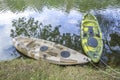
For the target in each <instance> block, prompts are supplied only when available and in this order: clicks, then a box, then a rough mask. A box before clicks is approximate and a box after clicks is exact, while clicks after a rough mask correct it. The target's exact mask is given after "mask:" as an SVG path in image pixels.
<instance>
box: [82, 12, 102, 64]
mask: <svg viewBox="0 0 120 80" xmlns="http://www.w3.org/2000/svg"><path fill="white" fill-rule="evenodd" d="M81 44H82V47H83V50H84V52H85V54H86V55H87V56H88V57H89V58H91V60H92V61H93V62H95V63H97V62H99V60H100V58H101V55H102V50H103V41H102V32H101V29H100V26H99V24H98V21H97V19H96V17H95V16H94V15H92V14H85V15H84V17H83V20H82V23H81Z"/></svg>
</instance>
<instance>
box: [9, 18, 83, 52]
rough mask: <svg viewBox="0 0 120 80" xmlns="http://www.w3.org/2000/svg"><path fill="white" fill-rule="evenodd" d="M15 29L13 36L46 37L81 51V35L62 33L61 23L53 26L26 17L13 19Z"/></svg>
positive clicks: (12, 31) (12, 30)
mask: <svg viewBox="0 0 120 80" xmlns="http://www.w3.org/2000/svg"><path fill="white" fill-rule="evenodd" d="M12 26H13V29H11V37H13V38H14V37H16V36H20V35H22V36H27V37H34V38H39V39H45V40H49V41H53V42H55V43H59V44H62V45H64V46H67V47H69V48H72V49H75V50H77V51H79V50H80V49H81V46H80V35H76V34H71V33H63V34H61V33H60V31H59V28H60V27H61V25H58V26H55V27H53V26H52V25H50V24H49V25H43V24H42V23H40V22H39V21H38V20H36V21H35V20H34V18H30V19H28V20H27V19H26V18H24V17H22V18H19V19H18V20H13V21H12Z"/></svg>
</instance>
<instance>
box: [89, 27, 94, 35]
mask: <svg viewBox="0 0 120 80" xmlns="http://www.w3.org/2000/svg"><path fill="white" fill-rule="evenodd" d="M88 33H89V36H90V37H93V36H94V31H93V27H92V26H89V27H88Z"/></svg>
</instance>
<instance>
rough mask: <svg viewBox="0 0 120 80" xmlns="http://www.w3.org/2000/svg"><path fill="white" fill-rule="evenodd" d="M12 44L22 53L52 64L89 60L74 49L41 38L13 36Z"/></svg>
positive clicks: (78, 62) (68, 63) (76, 62)
mask: <svg viewBox="0 0 120 80" xmlns="http://www.w3.org/2000/svg"><path fill="white" fill-rule="evenodd" d="M13 44H14V46H15V47H16V49H17V50H18V51H20V52H21V53H23V54H24V55H27V56H29V57H31V58H34V59H38V60H39V59H44V60H47V61H48V62H50V63H54V64H59V65H74V64H83V63H87V62H89V61H90V60H91V59H90V58H88V57H87V56H85V55H83V54H81V53H79V52H77V51H75V50H72V49H70V48H67V47H65V46H62V45H60V44H56V43H54V42H50V41H47V40H43V39H37V38H28V37H15V38H14V39H13Z"/></svg>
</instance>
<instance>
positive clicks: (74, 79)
mask: <svg viewBox="0 0 120 80" xmlns="http://www.w3.org/2000/svg"><path fill="white" fill-rule="evenodd" d="M104 71H107V72H108V73H109V74H111V75H113V76H117V77H119V76H120V75H119V74H115V73H114V72H113V71H111V70H109V69H105V70H104ZM118 71H120V69H118ZM0 80H120V79H116V78H113V77H111V76H108V75H106V74H104V73H103V72H101V70H98V69H95V68H94V67H92V66H90V65H87V64H86V65H83V66H81V65H75V66H59V65H54V64H50V63H48V62H46V61H42V60H40V61H37V60H33V59H24V58H20V59H15V60H12V61H5V62H0Z"/></svg>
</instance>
